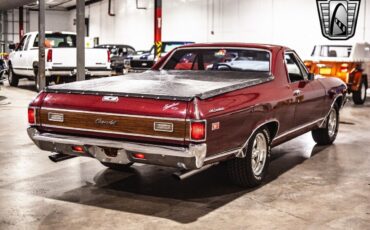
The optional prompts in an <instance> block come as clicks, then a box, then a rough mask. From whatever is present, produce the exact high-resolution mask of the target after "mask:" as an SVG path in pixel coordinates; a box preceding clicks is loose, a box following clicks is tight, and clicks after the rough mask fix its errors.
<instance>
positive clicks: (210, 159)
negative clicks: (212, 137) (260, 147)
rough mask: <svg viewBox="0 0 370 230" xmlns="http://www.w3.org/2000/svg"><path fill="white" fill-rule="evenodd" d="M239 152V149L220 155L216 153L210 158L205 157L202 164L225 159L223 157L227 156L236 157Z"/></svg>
mask: <svg viewBox="0 0 370 230" xmlns="http://www.w3.org/2000/svg"><path fill="white" fill-rule="evenodd" d="M239 151H240V149H234V150H230V151H226V152H222V153H217V154H214V155H212V156H209V157H206V159H205V160H204V162H205V163H207V162H208V161H212V160H215V159H218V158H222V157H225V156H229V155H233V154H234V155H236V154H237V153H238V152H239Z"/></svg>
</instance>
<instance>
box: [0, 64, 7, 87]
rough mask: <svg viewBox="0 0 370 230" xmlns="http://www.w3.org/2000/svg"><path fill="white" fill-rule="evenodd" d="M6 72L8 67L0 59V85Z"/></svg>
mask: <svg viewBox="0 0 370 230" xmlns="http://www.w3.org/2000/svg"><path fill="white" fill-rule="evenodd" d="M7 71H8V66H7V64H6V61H5V60H3V59H0V84H3V82H4V80H5V74H6V72H7Z"/></svg>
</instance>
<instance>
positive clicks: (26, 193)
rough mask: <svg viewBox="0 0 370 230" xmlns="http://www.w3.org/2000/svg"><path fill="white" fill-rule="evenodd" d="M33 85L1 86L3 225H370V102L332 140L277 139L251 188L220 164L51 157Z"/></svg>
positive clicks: (348, 115) (351, 113) (349, 115)
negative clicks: (37, 119) (178, 167)
mask: <svg viewBox="0 0 370 230" xmlns="http://www.w3.org/2000/svg"><path fill="white" fill-rule="evenodd" d="M30 84H31V83H29V82H27V81H22V83H21V88H10V87H9V86H7V85H5V86H4V87H2V89H1V90H0V168H1V173H0V229H90V228H94V229H113V228H114V229H117V228H120V229H174V228H176V229H248V228H250V229H252V228H256V229H370V148H369V144H370V102H369V103H367V104H366V105H365V106H354V105H353V104H352V103H349V104H347V105H346V108H345V109H344V110H343V111H342V114H341V115H342V117H341V126H340V132H339V135H338V139H337V141H336V142H335V145H332V146H328V147H316V146H315V144H314V142H313V141H312V138H311V135H310V134H306V135H304V136H302V137H300V138H297V139H295V140H293V141H291V142H289V143H286V144H284V145H281V146H279V147H277V148H275V149H274V150H273V158H274V160H273V162H272V164H271V166H270V171H269V176H268V178H267V181H266V183H265V184H264V185H263V186H261V187H260V188H257V189H254V190H245V189H240V188H238V187H235V186H233V185H232V184H230V183H229V182H228V180H227V177H226V176H225V175H224V170H223V168H222V167H221V166H219V167H214V168H212V169H210V170H208V171H206V172H203V173H201V174H198V175H196V176H194V177H192V178H189V179H187V180H185V181H182V182H179V181H176V180H174V179H173V178H172V177H171V173H172V172H173V171H174V170H173V169H168V168H163V167H154V166H142V165H136V166H134V167H133V170H132V172H131V173H118V172H114V171H111V170H108V169H106V168H105V167H103V166H102V165H100V163H99V162H97V161H95V160H93V159H87V158H74V159H71V160H68V161H64V162H60V163H58V164H55V163H52V162H50V161H49V160H48V158H47V156H48V154H49V153H47V152H43V151H40V150H39V149H37V148H36V146H35V145H34V144H33V143H32V142H31V141H30V140H29V138H28V136H27V134H26V127H27V121H26V108H27V105H28V103H29V102H30V100H31V99H32V98H33V97H34V96H35V95H36V93H35V92H33V86H32V85H30Z"/></svg>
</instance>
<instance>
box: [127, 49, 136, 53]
mask: <svg viewBox="0 0 370 230" xmlns="http://www.w3.org/2000/svg"><path fill="white" fill-rule="evenodd" d="M127 50H128V55H133V54H135V50H133V49H131V48H128V49H127Z"/></svg>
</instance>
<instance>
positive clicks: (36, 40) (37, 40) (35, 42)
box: [33, 35, 39, 47]
mask: <svg viewBox="0 0 370 230" xmlns="http://www.w3.org/2000/svg"><path fill="white" fill-rule="evenodd" d="M33 47H39V35H36V38H35V41H34V42H33Z"/></svg>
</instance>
